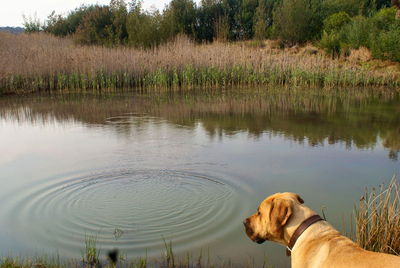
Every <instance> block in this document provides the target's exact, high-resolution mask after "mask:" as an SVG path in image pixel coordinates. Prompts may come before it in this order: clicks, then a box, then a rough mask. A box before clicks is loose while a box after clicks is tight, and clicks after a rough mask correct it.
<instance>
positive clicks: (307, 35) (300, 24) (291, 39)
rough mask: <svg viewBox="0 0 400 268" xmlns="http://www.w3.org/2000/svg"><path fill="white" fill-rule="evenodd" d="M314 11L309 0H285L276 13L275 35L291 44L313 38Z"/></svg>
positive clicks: (277, 7)
mask: <svg viewBox="0 0 400 268" xmlns="http://www.w3.org/2000/svg"><path fill="white" fill-rule="evenodd" d="M314 16H315V15H314V13H313V11H312V9H311V5H310V2H309V1H307V0H283V1H282V3H280V4H277V6H276V8H275V10H274V13H273V20H274V35H275V37H276V38H278V39H282V40H284V42H285V43H287V44H288V45H289V46H292V45H294V44H296V43H303V42H305V41H307V40H311V38H312V37H313V34H315V29H313V28H312V26H313V19H314Z"/></svg>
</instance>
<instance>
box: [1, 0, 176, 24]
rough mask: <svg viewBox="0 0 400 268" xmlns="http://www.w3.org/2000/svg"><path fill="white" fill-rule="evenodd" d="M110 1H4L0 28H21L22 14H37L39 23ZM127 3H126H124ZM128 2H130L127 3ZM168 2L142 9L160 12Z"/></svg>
mask: <svg viewBox="0 0 400 268" xmlns="http://www.w3.org/2000/svg"><path fill="white" fill-rule="evenodd" d="M110 1H111V0H6V1H2V3H1V8H0V27H5V26H12V27H16V26H20V27H23V22H24V20H23V18H22V14H25V16H26V17H28V18H29V16H32V17H34V15H35V12H36V13H37V17H38V19H40V21H41V22H43V21H45V20H46V19H47V16H48V15H50V14H51V12H53V10H55V11H56V14H61V13H66V14H67V13H68V11H71V10H74V9H75V8H76V7H79V6H80V5H81V4H85V5H86V4H96V3H99V4H100V5H108V4H109V3H110ZM125 2H128V1H125ZM129 2H130V1H129ZM170 2H171V1H170V0H144V1H143V8H145V9H149V8H150V7H151V6H152V5H155V6H156V7H157V8H158V9H159V10H160V11H161V10H163V9H164V5H165V4H167V3H170Z"/></svg>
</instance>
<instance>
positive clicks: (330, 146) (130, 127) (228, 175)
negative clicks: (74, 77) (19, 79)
mask: <svg viewBox="0 0 400 268" xmlns="http://www.w3.org/2000/svg"><path fill="white" fill-rule="evenodd" d="M0 133H1V139H0V148H1V149H0V183H1V187H0V207H1V214H0V241H2V242H1V244H0V252H1V253H2V255H3V256H5V255H7V254H8V253H9V252H10V250H12V252H13V254H14V255H15V256H16V255H19V254H21V255H22V256H33V255H35V254H37V253H38V254H49V255H51V254H54V253H56V252H57V254H59V255H60V257H62V258H65V259H68V258H77V259H79V258H81V250H84V249H85V234H86V235H87V236H89V235H95V236H96V237H97V245H98V246H99V247H101V253H100V254H101V255H100V256H101V257H105V254H106V252H107V251H108V250H111V249H114V248H118V249H120V251H122V252H125V253H126V254H127V258H128V259H130V260H133V259H134V258H137V257H138V256H142V257H145V256H147V257H148V259H153V258H155V259H160V257H161V255H162V252H163V251H165V246H164V241H163V239H165V241H166V242H167V243H169V242H170V241H171V242H172V247H173V251H174V252H175V254H176V255H177V258H179V257H182V258H184V257H185V256H187V254H188V252H189V254H190V255H191V256H193V258H194V259H195V260H196V259H197V258H198V256H199V254H200V251H202V253H203V256H204V258H205V259H207V258H210V260H211V261H216V262H217V263H219V264H220V263H221V262H222V260H225V263H227V262H228V260H230V261H232V262H233V263H234V264H237V265H246V263H247V262H248V261H249V260H250V261H251V263H253V260H254V262H255V263H256V264H257V263H261V262H262V261H263V260H264V258H268V262H267V263H268V264H269V265H273V264H275V265H276V266H282V265H283V266H286V267H288V266H290V259H289V258H287V257H286V255H285V248H284V247H282V246H280V245H277V244H274V243H272V242H266V243H264V244H262V245H257V244H255V243H253V242H251V241H250V240H249V239H248V238H247V236H246V235H245V232H244V227H243V224H242V221H243V220H244V219H245V218H246V217H248V216H250V215H251V214H253V213H255V212H256V210H257V207H258V205H259V204H260V203H261V202H262V201H263V200H264V199H265V198H266V197H268V196H269V195H271V194H274V193H276V192H286V191H289V192H295V193H297V194H299V195H300V196H301V197H302V198H303V199H304V200H305V205H307V206H308V207H310V208H311V209H313V210H314V211H315V212H317V213H319V214H321V210H322V207H325V210H324V213H325V215H326V217H327V220H328V221H329V222H330V223H331V224H332V225H333V226H334V227H336V228H337V229H338V230H339V231H341V232H342V213H343V218H344V227H345V231H346V232H347V233H349V232H350V230H351V228H350V220H351V213H352V212H353V208H354V205H358V204H359V199H360V198H361V196H362V195H363V194H365V187H368V189H371V188H372V187H375V188H379V185H382V183H384V185H388V184H389V182H390V180H391V179H392V177H393V175H394V174H395V173H396V172H398V171H400V165H399V162H398V153H399V151H400V98H399V94H398V93H397V92H395V91H391V90H378V89H374V90H367V89H355V88H347V89H297V88H229V89H191V90H190V89H187V90H181V91H172V92H171V91H162V90H159V91H157V90H151V91H147V92H144V91H121V92H112V91H111V92H103V93H99V92H70V93H62V94H61V93H41V94H34V95H29V96H7V97H3V99H1V100H0ZM353 222H354V220H353Z"/></svg>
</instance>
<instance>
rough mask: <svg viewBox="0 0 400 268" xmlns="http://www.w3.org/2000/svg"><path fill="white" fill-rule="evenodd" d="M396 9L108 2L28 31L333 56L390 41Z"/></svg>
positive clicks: (309, 1)
mask: <svg viewBox="0 0 400 268" xmlns="http://www.w3.org/2000/svg"><path fill="white" fill-rule="evenodd" d="M392 1H393V3H392ZM399 6H400V5H399V0H201V2H200V4H199V5H196V3H195V2H194V1H193V0H172V1H171V2H170V3H169V4H168V5H166V6H165V8H164V9H163V10H162V11H159V10H158V9H155V8H151V9H150V10H143V8H142V2H141V0H133V1H130V2H126V1H124V0H111V2H110V4H109V5H99V4H94V5H82V6H80V7H77V8H76V9H75V10H73V11H70V12H69V13H68V14H66V15H63V14H55V12H53V13H52V14H50V15H49V16H48V18H47V20H46V21H45V22H44V23H41V22H40V21H39V20H37V19H36V18H34V19H32V18H29V19H27V18H26V17H25V18H24V20H25V25H24V26H25V27H24V30H25V32H37V31H44V32H47V33H50V34H53V35H55V36H68V35H70V36H72V37H73V40H74V42H75V43H76V44H82V45H84V44H88V45H104V46H115V45H128V46H133V47H142V48H150V47H154V46H157V45H159V44H161V43H164V42H167V41H169V40H171V39H172V38H173V37H175V36H176V35H178V34H185V35H188V36H190V37H191V38H192V39H193V40H195V41H197V42H199V43H202V42H212V41H214V40H219V41H236V40H249V39H257V40H263V39H265V38H271V39H279V40H281V41H282V42H283V43H284V44H286V45H288V46H292V45H294V44H301V43H305V42H308V41H318V42H319V41H321V43H322V45H323V46H324V48H325V49H326V50H327V51H328V53H331V54H332V55H338V54H340V53H342V52H343V51H344V50H345V49H346V48H349V47H357V46H360V45H363V46H366V47H368V48H371V46H374V44H372V43H371V42H370V40H372V39H373V38H375V39H376V38H377V37H379V38H380V39H379V40H381V39H382V40H385V42H386V43H388V42H390V41H387V39H390V38H389V37H396V34H397V33H399V31H400V23H399V18H398V17H399V14H398V13H399V12H398V9H399ZM396 14H397V15H396ZM396 16H397V19H396ZM382 21H383V22H382ZM382 24H385V25H384V26H382ZM357 27H361V28H362V29H363V30H364V31H363V32H362V33H363V34H361V35H360V36H353V37H354V38H359V39H368V40H366V41H365V40H358V41H357V42H356V44H355V43H354V42H353V41H354V40H353V41H351V42H350V41H349V40H350V39H351V38H352V37H349V32H352V31H353V32H354V34H355V32H357V33H359V32H360V29H358V28H357ZM350 28H353V29H350ZM364 28H365V29H364ZM371 31H372V32H374V33H375V35H374V36H370V35H371ZM382 31H384V32H385V33H384V34H382ZM385 34H386V35H389V36H385ZM355 35H356V34H355ZM398 36H399V35H397V37H398ZM394 39H395V41H393V42H397V44H391V46H394V47H396V45H398V47H397V48H400V41H399V40H398V39H399V38H394ZM382 40H381V41H382ZM396 40H397V41H396ZM352 42H353V43H352ZM393 42H392V43H393ZM375 46H376V44H375ZM381 50H382V49H381ZM399 51H400V49H399ZM382 53H384V54H385V53H386V52H382ZM386 55H387V53H386Z"/></svg>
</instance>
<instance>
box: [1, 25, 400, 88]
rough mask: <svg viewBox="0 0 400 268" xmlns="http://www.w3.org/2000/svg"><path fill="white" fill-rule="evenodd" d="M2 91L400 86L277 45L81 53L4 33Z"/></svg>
mask: <svg viewBox="0 0 400 268" xmlns="http://www.w3.org/2000/svg"><path fill="white" fill-rule="evenodd" d="M0 46H1V48H2V49H1V51H0V58H1V59H2V61H1V62H0V91H3V92H6V91H13V90H20V89H27V90H41V89H45V90H60V89H61V90H64V89H86V90H89V89H91V90H93V89H96V90H97V89H114V88H125V87H135V88H142V87H175V86H185V87H190V86H194V85H201V86H216V85H218V86H226V85H237V84H250V85H261V84H275V85H281V84H289V85H293V86H300V85H318V86H321V85H322V86H335V85H394V86H398V85H400V77H399V76H398V75H396V72H395V71H393V72H392V71H388V72H386V73H382V72H378V71H376V70H367V69H364V68H361V67H360V66H357V65H356V64H355V63H352V62H350V61H349V62H340V61H339V60H330V59H326V58H324V57H323V56H322V55H320V54H318V53H316V54H314V53H297V54H293V53H292V52H291V51H290V50H277V49H273V48H271V47H270V46H267V47H265V48H249V47H247V46H246V45H243V44H222V43H213V44H207V45H195V44H193V43H192V42H191V41H190V40H189V39H187V38H186V37H183V36H180V37H178V38H177V39H176V40H175V41H174V42H171V43H168V44H165V45H163V46H160V47H158V48H155V49H153V50H143V49H132V48H127V47H120V48H114V49H109V48H104V47H94V46H83V47H76V46H74V45H73V43H72V41H71V40H70V39H59V38H55V37H52V36H49V35H44V34H40V35H35V34H31V35H19V36H14V35H11V34H7V33H0Z"/></svg>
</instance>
